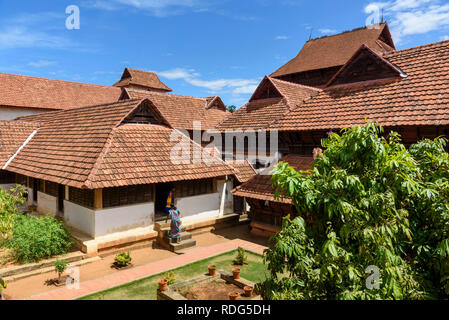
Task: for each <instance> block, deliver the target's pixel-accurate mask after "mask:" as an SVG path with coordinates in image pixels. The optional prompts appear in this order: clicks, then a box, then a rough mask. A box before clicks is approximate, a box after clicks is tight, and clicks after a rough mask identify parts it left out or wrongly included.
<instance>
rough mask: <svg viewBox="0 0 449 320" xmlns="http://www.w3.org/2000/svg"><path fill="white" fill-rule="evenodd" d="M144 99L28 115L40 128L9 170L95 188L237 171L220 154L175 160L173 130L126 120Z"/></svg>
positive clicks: (10, 165) (204, 176)
mask: <svg viewBox="0 0 449 320" xmlns="http://www.w3.org/2000/svg"><path fill="white" fill-rule="evenodd" d="M146 102H147V100H143V101H141V100H128V101H122V102H118V103H114V104H108V105H100V106H92V107H85V108H79V109H72V110H67V111H59V112H51V113H46V114H43V115H38V116H30V117H26V118H28V119H31V120H33V121H34V122H35V123H39V125H40V128H39V130H38V132H37V134H36V135H35V136H34V137H33V138H32V139H31V141H30V142H29V143H28V144H27V145H26V146H25V147H24V148H23V149H22V150H21V152H19V153H18V155H17V156H16V157H15V158H14V160H13V161H12V162H11V163H10V164H9V166H8V167H7V170H8V171H12V172H16V173H19V174H23V175H27V176H30V177H34V178H38V179H45V180H48V181H52V182H56V183H60V184H64V185H69V186H73V187H77V188H91V189H93V188H103V187H117V186H125V185H135V184H146V183H157V182H168V181H177V180H191V179H201V178H208V177H218V176H222V175H228V174H235V170H234V169H233V168H232V167H230V166H228V165H226V164H225V163H224V162H223V161H222V160H221V159H220V158H218V159H217V161H216V163H214V164H210V165H207V164H203V163H199V164H196V163H192V164H186V165H174V164H172V163H171V161H170V152H171V150H172V147H173V146H174V145H176V144H177V142H176V141H175V142H172V141H170V137H171V135H172V132H173V130H174V129H172V128H169V127H167V126H159V125H157V126H156V125H143V124H142V125H140V124H139V125H132V124H123V120H124V119H127V118H128V116H129V115H131V114H132V112H133V111H134V110H136V109H137V108H138V107H139V106H140V105H141V104H142V103H146ZM189 141H190V143H191V144H193V142H192V141H191V140H189ZM199 147H200V146H199Z"/></svg>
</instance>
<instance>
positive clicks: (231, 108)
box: [226, 105, 237, 113]
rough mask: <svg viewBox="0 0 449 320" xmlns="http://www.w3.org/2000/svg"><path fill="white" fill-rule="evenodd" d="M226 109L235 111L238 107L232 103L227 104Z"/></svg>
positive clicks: (231, 111)
mask: <svg viewBox="0 0 449 320" xmlns="http://www.w3.org/2000/svg"><path fill="white" fill-rule="evenodd" d="M226 109H228V111H229V112H230V113H234V112H235V111H236V110H237V107H236V106H234V105H232V106H227V107H226Z"/></svg>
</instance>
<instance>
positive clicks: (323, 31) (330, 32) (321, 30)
mask: <svg viewBox="0 0 449 320" xmlns="http://www.w3.org/2000/svg"><path fill="white" fill-rule="evenodd" d="M318 31H319V32H321V34H327V35H329V34H334V33H337V30H335V29H328V28H324V29H319V30H318Z"/></svg>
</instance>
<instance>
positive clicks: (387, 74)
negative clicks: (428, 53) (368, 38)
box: [326, 45, 404, 87]
mask: <svg viewBox="0 0 449 320" xmlns="http://www.w3.org/2000/svg"><path fill="white" fill-rule="evenodd" d="M401 76H404V74H403V73H402V72H401V70H400V69H399V68H397V67H395V66H394V65H392V64H391V63H390V62H388V61H387V60H385V59H384V58H382V57H381V56H380V55H378V54H377V53H375V52H374V51H373V50H371V49H370V48H368V47H367V46H365V45H363V46H362V47H361V48H360V49H359V50H358V51H357V52H356V54H355V55H354V56H353V57H352V58H351V59H350V60H349V61H348V62H347V63H346V64H345V65H344V66H343V67H342V68H341V69H340V70H339V71H338V72H337V74H336V75H335V76H334V77H333V78H332V79H331V80H330V81H329V82H328V84H327V85H326V86H327V87H329V86H336V85H342V84H349V83H357V82H362V81H369V80H380V79H390V78H395V77H401Z"/></svg>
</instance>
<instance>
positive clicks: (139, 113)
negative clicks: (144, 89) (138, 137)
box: [121, 99, 171, 127]
mask: <svg viewBox="0 0 449 320" xmlns="http://www.w3.org/2000/svg"><path fill="white" fill-rule="evenodd" d="M127 123H130V124H154V125H164V126H167V127H171V125H170V123H169V122H168V121H167V120H166V119H165V117H164V116H163V115H162V114H161V113H160V112H159V110H158V109H157V108H156V107H155V106H154V105H152V103H151V102H150V100H148V99H146V100H144V101H142V103H141V104H140V105H139V106H137V107H136V108H135V109H134V110H133V112H132V113H131V114H129V115H128V116H127V117H126V118H125V119H124V120H123V121H122V123H121V124H127Z"/></svg>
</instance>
